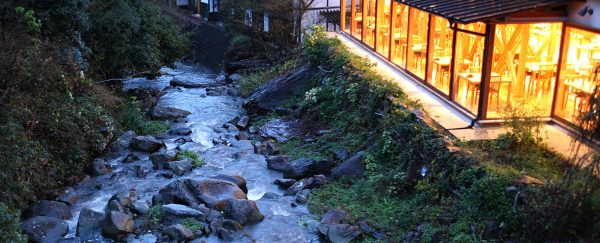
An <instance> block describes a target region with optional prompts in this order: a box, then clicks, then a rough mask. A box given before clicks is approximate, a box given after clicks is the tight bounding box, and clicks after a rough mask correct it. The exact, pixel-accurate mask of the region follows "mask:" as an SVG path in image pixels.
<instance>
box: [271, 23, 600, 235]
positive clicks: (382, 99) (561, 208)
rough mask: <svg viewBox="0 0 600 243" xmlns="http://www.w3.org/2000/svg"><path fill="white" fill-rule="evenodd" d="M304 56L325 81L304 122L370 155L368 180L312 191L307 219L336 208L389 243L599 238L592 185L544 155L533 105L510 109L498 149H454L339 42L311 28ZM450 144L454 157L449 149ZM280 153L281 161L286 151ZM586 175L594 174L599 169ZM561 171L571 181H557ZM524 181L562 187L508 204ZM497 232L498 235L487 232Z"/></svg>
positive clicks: (310, 97) (470, 145) (525, 191)
mask: <svg viewBox="0 0 600 243" xmlns="http://www.w3.org/2000/svg"><path fill="white" fill-rule="evenodd" d="M302 47H303V53H304V55H305V57H307V58H308V59H309V60H310V61H311V63H312V64H313V66H315V68H316V69H319V70H320V72H318V73H317V76H318V77H317V78H316V79H318V80H323V81H322V82H321V85H320V86H318V87H315V88H313V89H312V90H310V91H309V92H307V93H306V97H305V100H304V101H303V102H302V105H303V108H304V109H305V111H306V112H305V114H308V115H309V116H311V118H313V119H315V120H317V121H320V122H323V123H325V124H327V125H329V126H331V127H332V128H333V131H334V133H333V135H332V136H333V137H336V136H337V138H338V139H332V140H331V141H329V140H327V142H330V143H334V144H336V143H341V142H345V141H344V140H346V138H347V137H346V134H358V136H356V138H358V140H360V142H358V144H361V143H362V145H361V146H350V147H351V148H352V149H353V151H356V150H359V149H360V150H362V149H368V148H370V150H368V154H367V156H366V158H365V161H364V162H365V165H366V168H367V173H366V177H365V178H359V179H352V180H351V179H346V180H339V181H336V182H333V183H331V184H328V185H325V186H324V187H322V188H319V189H318V190H316V191H315V192H313V193H312V194H311V201H310V202H309V208H310V209H311V211H313V212H315V213H324V212H325V211H327V210H330V209H335V208H340V207H341V208H343V209H345V210H347V211H348V212H349V213H350V215H351V220H352V221H353V222H356V221H357V220H363V219H366V220H368V221H369V222H370V223H371V224H372V226H374V228H376V229H380V230H383V231H385V232H386V233H387V234H388V236H389V237H390V238H389V240H390V241H391V242H398V241H401V240H402V236H403V234H404V232H407V231H416V232H418V234H419V235H420V236H419V237H420V238H419V239H418V240H421V241H458V242H480V241H487V240H492V241H498V240H499V241H503V240H522V241H526V242H529V241H531V242H539V241H544V240H557V241H587V240H591V241H595V240H597V239H598V237H599V234H598V233H597V232H599V231H598V227H599V226H600V218H599V216H597V215H600V214H599V213H598V210H599V209H600V208H599V207H598V201H599V199H600V196H598V195H600V188H598V184H600V183H599V181H598V179H597V178H596V177H594V176H589V175H591V173H589V172H588V174H587V175H588V176H586V177H584V176H582V175H581V174H580V173H581V171H582V170H581V169H577V168H572V169H569V168H568V167H567V166H566V163H567V161H566V160H565V159H564V158H562V157H560V156H558V155H556V154H554V153H552V152H550V151H548V150H547V148H546V147H545V145H544V142H543V140H542V139H541V136H540V132H539V131H540V122H539V121H538V120H537V117H536V115H535V109H533V108H531V106H519V107H517V106H515V107H509V108H508V109H507V111H506V117H507V120H508V122H507V124H508V128H509V130H510V133H509V134H507V135H505V136H502V137H501V138H499V139H498V140H494V141H484V142H467V143H462V142H460V141H454V140H452V139H449V138H448V137H449V136H448V135H447V134H446V133H445V131H443V130H441V129H438V126H437V125H436V124H433V123H431V122H428V119H427V118H426V117H425V118H424V119H421V118H419V117H418V116H417V115H415V114H414V110H415V108H418V104H417V103H415V102H411V101H409V100H408V99H407V97H405V95H404V94H403V93H402V91H401V90H400V89H399V88H398V87H396V86H395V85H393V84H392V83H391V82H387V81H386V80H385V79H383V78H382V77H380V76H378V75H376V74H375V73H374V72H373V71H371V65H370V64H369V63H367V62H366V61H365V60H362V59H361V58H359V57H356V56H354V55H353V54H351V53H350V52H349V51H347V50H346V49H345V48H344V47H343V46H342V45H341V43H340V41H339V40H337V39H327V38H325V35H324V34H323V33H322V32H321V31H319V29H316V30H315V31H314V32H313V34H310V35H308V36H307V37H306V38H305V41H304V42H303V45H302ZM321 140H326V139H322V138H319V139H318V140H317V142H316V144H317V145H315V146H317V147H327V144H323V143H322V142H321ZM453 143H454V144H457V145H458V146H459V147H460V152H450V151H449V150H448V148H447V145H449V144H450V145H451V144H453ZM373 144H375V145H376V146H372V145H373ZM288 146H289V147H292V148H293V149H289V151H291V152H293V154H302V155H306V154H309V153H310V152H312V151H313V150H314V148H313V147H311V146H308V147H306V146H301V144H297V142H296V141H292V142H291V143H290V144H289V145H288ZM281 147H282V150H284V152H286V151H285V149H283V148H285V147H286V145H282V146H281ZM304 148H306V149H307V150H306V151H303V149H304ZM507 151H512V153H507ZM293 154H292V155H293ZM592 168H595V170H596V171H600V169H598V168H597V164H596V165H593V166H592ZM593 170H594V169H589V170H587V171H593ZM565 171H578V172H577V173H575V174H571V175H570V176H569V174H567V175H568V176H567V177H565V178H567V180H565V179H562V180H561V179H560V175H561V174H563V173H564V172H565ZM523 175H533V176H537V177H539V178H541V179H542V180H544V179H549V180H551V181H559V182H557V183H556V184H555V183H552V182H549V185H547V186H538V187H532V186H527V185H518V184H517V186H518V189H517V190H520V191H521V192H520V193H522V194H521V195H527V196H526V197H525V198H526V199H525V201H524V202H523V200H519V201H517V202H515V198H512V197H509V196H508V195H507V194H506V188H507V187H509V186H512V185H515V180H516V179H517V178H519V177H520V176H523ZM568 178H571V180H568ZM573 178H588V180H587V181H586V180H581V179H577V180H575V179H573ZM583 222H588V223H587V224H586V225H583V224H584V223H583ZM494 223H497V226H498V229H497V230H493V229H491V228H489V224H491V225H493V224H494Z"/></svg>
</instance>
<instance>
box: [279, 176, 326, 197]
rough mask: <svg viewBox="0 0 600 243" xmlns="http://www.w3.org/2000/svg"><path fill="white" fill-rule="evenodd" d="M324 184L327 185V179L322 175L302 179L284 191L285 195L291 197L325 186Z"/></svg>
mask: <svg viewBox="0 0 600 243" xmlns="http://www.w3.org/2000/svg"><path fill="white" fill-rule="evenodd" d="M325 183H327V177H325V176H324V175H316V176H313V177H310V178H304V179H302V180H299V181H297V182H295V183H294V184H293V185H291V186H289V188H288V189H287V190H286V191H285V195H286V196H293V195H296V194H297V193H298V192H301V191H302V190H304V189H315V188H319V187H321V186H323V185H325Z"/></svg>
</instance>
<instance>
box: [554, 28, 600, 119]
mask: <svg viewBox="0 0 600 243" xmlns="http://www.w3.org/2000/svg"><path fill="white" fill-rule="evenodd" d="M565 34H566V37H565V44H564V48H563V59H562V63H561V70H560V81H559V84H558V89H557V92H558V94H557V99H556V109H555V113H556V115H558V116H559V117H562V118H563V119H566V120H568V121H570V122H574V123H578V122H579V117H580V115H581V111H585V110H587V109H588V107H587V100H588V99H589V97H590V94H591V93H592V92H593V91H594V89H595V88H596V87H597V86H598V85H600V77H599V76H600V75H599V73H598V69H599V67H600V34H596V33H592V32H588V31H584V30H579V29H574V28H571V27H567V31H566V33H565Z"/></svg>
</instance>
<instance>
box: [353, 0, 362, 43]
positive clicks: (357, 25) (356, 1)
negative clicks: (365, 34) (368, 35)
mask: <svg viewBox="0 0 600 243" xmlns="http://www.w3.org/2000/svg"><path fill="white" fill-rule="evenodd" d="M362 1H364V0H352V5H351V6H352V8H351V15H352V21H351V23H350V33H351V34H352V36H354V37H355V38H358V39H359V40H360V39H361V38H362V29H363V13H362Z"/></svg>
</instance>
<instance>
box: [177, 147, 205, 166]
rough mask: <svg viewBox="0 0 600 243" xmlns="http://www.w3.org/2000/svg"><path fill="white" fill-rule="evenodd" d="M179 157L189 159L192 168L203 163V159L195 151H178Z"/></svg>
mask: <svg viewBox="0 0 600 243" xmlns="http://www.w3.org/2000/svg"><path fill="white" fill-rule="evenodd" d="M179 158H182V159H186V158H188V159H191V160H192V167H194V168H197V167H200V166H202V165H204V164H205V161H204V159H202V158H200V156H199V155H198V154H197V153H196V152H194V151H190V150H183V151H181V152H179Z"/></svg>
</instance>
